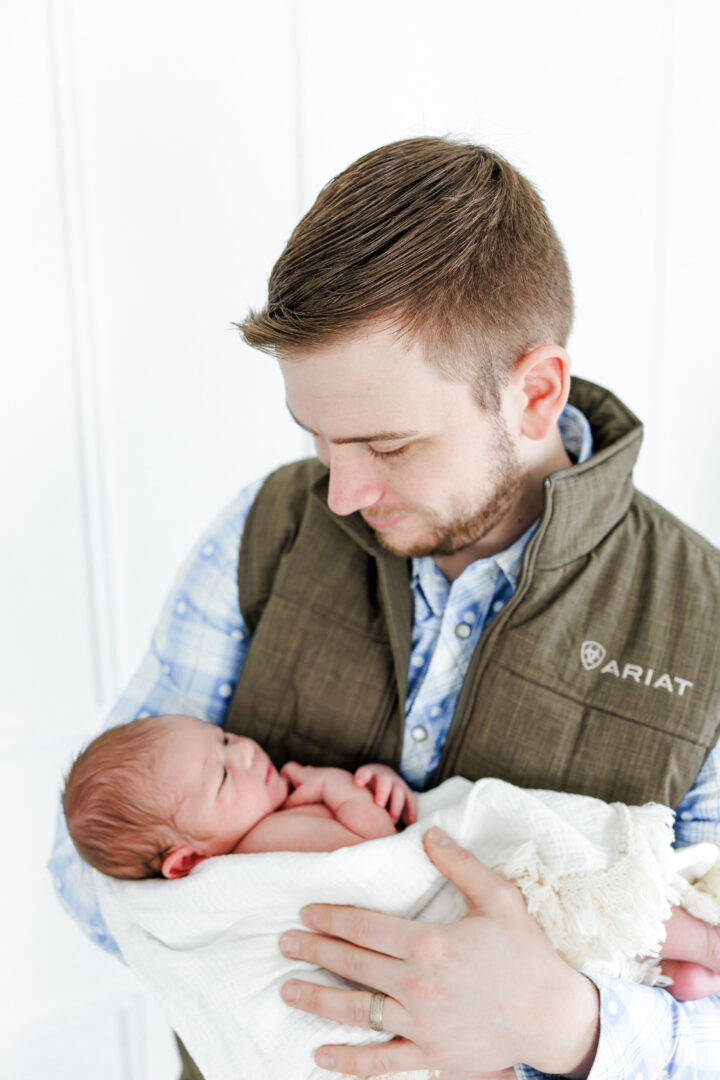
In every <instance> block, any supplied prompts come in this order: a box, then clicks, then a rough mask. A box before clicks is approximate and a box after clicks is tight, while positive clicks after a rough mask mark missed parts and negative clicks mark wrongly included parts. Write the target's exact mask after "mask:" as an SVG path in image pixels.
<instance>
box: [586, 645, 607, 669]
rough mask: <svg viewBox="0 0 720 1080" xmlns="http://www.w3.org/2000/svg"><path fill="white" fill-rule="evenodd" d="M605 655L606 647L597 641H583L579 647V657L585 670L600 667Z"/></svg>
mask: <svg viewBox="0 0 720 1080" xmlns="http://www.w3.org/2000/svg"><path fill="white" fill-rule="evenodd" d="M606 656H607V649H606V648H605V646H604V645H601V644H600V642H599V641H583V643H582V647H581V649H580V659H581V660H582V666H583V667H584V668H585V670H586V671H592V670H593V668H596V667H600V665H601V664H602V662H603V660H604V659H605V657H606Z"/></svg>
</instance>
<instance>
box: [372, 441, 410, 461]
mask: <svg viewBox="0 0 720 1080" xmlns="http://www.w3.org/2000/svg"><path fill="white" fill-rule="evenodd" d="M407 448H408V447H407V444H406V445H405V446H398V448H397V450H375V449H374V448H373V447H372V446H370V445H368V450H369V451H370V453H371V454H372V456H373V457H379V458H389V457H400V454H404V453H405V451H406V450H407Z"/></svg>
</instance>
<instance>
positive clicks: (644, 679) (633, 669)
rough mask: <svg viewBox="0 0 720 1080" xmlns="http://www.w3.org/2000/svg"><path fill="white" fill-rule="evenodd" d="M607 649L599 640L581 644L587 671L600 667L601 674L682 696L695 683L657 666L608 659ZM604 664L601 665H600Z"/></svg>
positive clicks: (581, 655)
mask: <svg viewBox="0 0 720 1080" xmlns="http://www.w3.org/2000/svg"><path fill="white" fill-rule="evenodd" d="M606 658H607V649H606V648H605V646H604V645H601V644H600V642H599V641H583V643H582V645H581V646H580V660H581V661H582V666H583V667H584V668H585V670H586V671H595V669H596V668H600V674H601V675H612V676H613V677H614V678H616V679H630V680H631V681H632V682H636V683H637V684H638V685H639V686H649V687H651V689H653V690H667V692H668V693H669V694H677V695H678V697H682V696H683V694H684V693H685V691H686V690H689V689H690V687H692V686H693V685H694V683H692V682H690V680H689V679H681V678H680V676H679V675H671V674H670V672H669V671H663V672H661V673H658V672H657V671H656V670H655V668H644V667H641V666H640V664H624V663H623V664H620V663H619V662H618V661H617V660H608V661H607V663H605V660H606ZM601 664H602V665H603V666H602V667H600V665H601Z"/></svg>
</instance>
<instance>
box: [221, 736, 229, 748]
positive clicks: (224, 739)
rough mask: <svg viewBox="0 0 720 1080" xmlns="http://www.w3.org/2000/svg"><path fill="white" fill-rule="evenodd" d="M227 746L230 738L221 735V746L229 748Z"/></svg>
mask: <svg viewBox="0 0 720 1080" xmlns="http://www.w3.org/2000/svg"><path fill="white" fill-rule="evenodd" d="M229 745H230V736H229V735H223V746H229Z"/></svg>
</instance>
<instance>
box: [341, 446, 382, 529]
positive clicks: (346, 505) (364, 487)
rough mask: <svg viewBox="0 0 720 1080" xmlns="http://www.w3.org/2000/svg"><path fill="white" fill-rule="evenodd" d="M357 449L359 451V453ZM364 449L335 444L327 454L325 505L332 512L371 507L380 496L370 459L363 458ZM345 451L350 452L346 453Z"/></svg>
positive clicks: (342, 513) (348, 512)
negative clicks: (326, 493) (327, 483)
mask: <svg viewBox="0 0 720 1080" xmlns="http://www.w3.org/2000/svg"><path fill="white" fill-rule="evenodd" d="M358 450H359V451H360V452H359V453H358ZM363 450H364V447H363V448H359V447H355V446H353V447H344V446H342V447H338V448H337V451H338V452H335V448H333V452H332V453H331V455H330V479H329V486H328V506H329V507H330V509H331V510H332V512H333V513H334V514H341V515H345V514H352V513H354V512H355V511H356V510H363V509H365V508H366V507H369V506H374V504H375V503H376V502H378V500H379V499H380V497H381V495H382V490H383V489H382V486H381V485H380V484H379V483H378V481H377V479H376V477H375V475H374V468H373V464H372V462H371V461H367V460H365V461H363V460H362V457H361V454H362V451H363ZM348 451H353V452H351V453H349V452H348Z"/></svg>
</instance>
